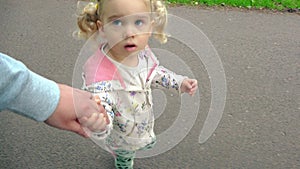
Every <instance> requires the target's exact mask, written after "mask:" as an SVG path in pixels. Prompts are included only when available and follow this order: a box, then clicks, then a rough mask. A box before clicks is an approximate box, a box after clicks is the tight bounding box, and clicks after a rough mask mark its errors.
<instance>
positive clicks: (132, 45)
mask: <svg viewBox="0 0 300 169" xmlns="http://www.w3.org/2000/svg"><path fill="white" fill-rule="evenodd" d="M124 48H125V49H126V50H127V51H129V52H131V51H134V50H135V49H136V48H137V46H136V45H135V44H128V45H125V46H124Z"/></svg>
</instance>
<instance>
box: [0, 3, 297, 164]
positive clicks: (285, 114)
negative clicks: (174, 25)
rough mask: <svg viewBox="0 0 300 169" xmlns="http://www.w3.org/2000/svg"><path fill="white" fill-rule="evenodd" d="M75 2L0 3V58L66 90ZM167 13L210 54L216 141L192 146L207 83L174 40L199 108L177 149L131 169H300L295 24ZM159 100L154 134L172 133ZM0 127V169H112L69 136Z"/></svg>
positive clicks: (245, 15) (19, 125)
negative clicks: (219, 78) (199, 37)
mask: <svg viewBox="0 0 300 169" xmlns="http://www.w3.org/2000/svg"><path fill="white" fill-rule="evenodd" d="M75 2H76V1H72V0H54V1H38V0H30V1H29V0H18V1H16V0H12V1H4V0H1V1H0V21H1V24H0V30H1V33H0V51H1V52H3V53H7V54H9V55H11V56H13V57H14V58H16V59H19V60H21V61H23V62H24V63H25V64H26V65H27V66H28V67H29V68H30V69H31V70H33V71H35V72H37V73H39V74H41V75H43V76H45V77H48V78H50V79H53V80H55V81H57V82H60V83H66V84H69V85H72V77H73V76H72V75H73V70H74V67H75V63H76V60H77V58H78V54H79V51H80V49H81V47H82V46H83V42H82V41H77V40H75V39H74V38H73V37H72V32H73V31H74V30H75V28H76V25H75V21H76V18H75V16H74V13H75V10H76V4H75ZM169 12H170V13H171V14H174V15H176V16H178V17H180V18H183V19H185V20H188V21H190V22H191V23H192V24H194V25H195V26H196V27H197V28H199V29H200V30H201V31H202V32H203V33H204V34H205V35H206V36H207V37H208V39H209V40H210V42H211V43H212V45H213V46H214V47H215V49H216V50H217V52H218V56H219V57H220V59H221V61H222V65H223V67H224V71H225V75H226V86H227V92H226V102H225V103H226V105H225V109H224V112H223V117H222V119H221V121H220V123H219V125H218V128H217V130H216V131H215V132H214V134H213V136H212V137H210V138H209V140H208V141H207V142H205V143H204V144H199V142H198V137H199V133H200V131H201V129H202V127H203V124H204V121H205V118H206V115H207V114H208V110H209V107H210V101H211V98H212V97H211V96H212V94H211V93H212V92H211V84H210V81H209V80H210V77H209V75H208V72H207V69H206V68H205V64H203V63H201V60H200V59H197V57H190V56H191V55H193V52H192V51H191V50H187V48H186V47H184V45H182V44H181V43H177V42H178V41H176V40H173V41H172V39H171V40H170V44H169V45H167V48H169V49H170V50H171V51H174V52H175V53H177V54H178V56H180V58H181V59H182V60H183V61H184V63H185V64H186V65H188V67H189V68H190V69H191V71H192V73H193V75H194V77H195V78H197V79H198V81H199V91H200V95H199V96H200V109H199V112H196V114H197V115H198V116H197V118H196V119H195V120H196V121H195V124H193V126H192V128H191V130H190V131H189V133H188V135H187V136H186V137H184V138H183V140H181V141H180V142H179V144H177V145H176V146H175V147H173V148H172V149H171V150H169V151H167V152H164V153H161V154H158V155H156V156H153V157H149V158H140V159H137V160H136V161H135V167H136V168H149V169H152V168H153V169H156V168H157V169H163V168H180V169H198V168H258V169H261V168H272V169H274V168H278V169H281V168H300V130H299V129H300V113H299V112H300V105H299V103H300V99H299V98H300V96H299V95H300V94H299V85H300V81H299V75H300V74H299V63H300V62H299V58H300V17H299V15H297V14H289V13H271V12H258V11H240V10H225V9H196V8H187V7H172V8H170V9H169ZM185 31H188V30H185ZM177 60H178V59H177ZM166 63H169V64H171V65H172V64H176V63H175V61H172V60H167V62H166ZM179 71H180V70H179ZM165 97H166V100H167V102H168V103H167V104H166V107H165V111H164V112H163V113H162V114H160V116H159V117H158V118H157V121H156V128H155V130H156V132H157V133H163V132H164V131H165V130H167V129H168V128H169V127H170V126H172V124H173V122H174V121H175V120H176V117H177V114H176V112H178V109H179V108H180V107H178V104H179V101H180V99H178V97H175V96H174V95H168V94H166V95H165ZM28 99H30V98H28ZM196 104H197V102H196ZM196 104H195V106H197V105H196ZM158 106H159V105H158ZM189 110H190V109H189ZM197 110H198V109H197ZM174 112H175V114H174ZM187 113H189V112H187ZM192 113H195V112H192ZM0 128H1V131H0V135H1V137H0V168H8V169H24V168H32V169H34V168H36V169H49V168H63V169H67V168H99V169H107V168H113V159H112V157H111V156H110V155H109V154H108V153H107V152H105V151H104V150H102V149H101V148H99V147H98V146H97V145H96V144H95V143H94V142H92V141H91V140H89V139H84V138H81V137H80V136H77V135H76V134H73V133H70V132H66V131H61V130H57V129H54V128H51V127H49V126H47V125H45V124H43V123H38V122H35V121H32V120H29V119H26V118H24V117H21V116H18V115H16V114H13V113H10V112H7V111H5V112H1V113H0ZM171 139H172V137H171V138H170V140H171ZM166 144H167V143H166Z"/></svg>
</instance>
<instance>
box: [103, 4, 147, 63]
mask: <svg viewBox="0 0 300 169" xmlns="http://www.w3.org/2000/svg"><path fill="white" fill-rule="evenodd" d="M103 8H104V9H103V15H102V19H101V22H99V30H100V34H102V36H103V37H104V38H105V39H107V41H108V45H109V48H111V49H110V53H111V54H112V55H113V56H115V57H126V56H128V55H131V54H133V53H136V52H138V51H140V50H142V49H144V48H145V46H146V45H147V44H148V40H149V37H150V36H151V31H152V20H151V17H150V8H149V6H147V5H146V2H145V1H144V0H130V1H129V0H107V1H105V2H104V4H103Z"/></svg>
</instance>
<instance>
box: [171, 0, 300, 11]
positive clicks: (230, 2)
mask: <svg viewBox="0 0 300 169" xmlns="http://www.w3.org/2000/svg"><path fill="white" fill-rule="evenodd" d="M167 1H168V2H169V3H171V4H188V5H206V6H232V7H243V8H256V9H273V10H286V9H300V0H167Z"/></svg>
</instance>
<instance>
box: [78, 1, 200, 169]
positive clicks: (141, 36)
mask: <svg viewBox="0 0 300 169" xmlns="http://www.w3.org/2000/svg"><path fill="white" fill-rule="evenodd" d="M166 22H167V10H166V7H165V5H164V3H163V2H162V1H161V0H97V1H95V2H91V3H89V4H88V5H87V6H86V7H85V8H84V10H83V12H82V14H81V15H79V16H78V26H79V32H78V35H79V36H80V37H83V38H86V39H87V38H89V37H90V36H91V35H93V34H94V33H98V34H99V36H101V37H102V38H103V39H105V40H106V42H105V43H102V44H100V45H99V47H98V49H97V51H96V52H95V53H94V54H93V55H92V56H91V57H89V58H88V60H87V61H86V63H85V64H84V67H83V77H84V89H86V90H88V91H90V92H91V93H93V94H94V95H95V97H96V96H97V97H98V98H99V99H100V100H101V104H102V105H103V106H104V107H105V109H106V111H107V114H108V115H107V116H106V117H105V116H101V117H90V118H87V119H85V120H84V121H82V123H83V124H89V126H93V129H94V130H93V131H94V132H93V134H92V136H91V137H92V138H93V139H103V140H104V142H105V146H106V147H107V149H109V150H110V151H111V152H112V154H113V155H114V157H115V166H116V168H120V169H121V168H132V167H133V159H134V157H135V152H136V151H137V150H145V149H149V148H151V147H152V146H153V145H154V144H155V140H156V139H155V134H154V132H153V126H154V114H153V112H152V111H153V110H152V106H153V102H152V95H151V87H159V88H166V89H169V90H171V91H174V92H177V93H179V94H180V93H183V92H185V93H189V94H190V95H193V94H194V93H195V91H196V90H197V80H195V79H189V78H187V77H184V76H181V75H176V74H175V73H173V72H171V71H170V70H168V69H166V68H164V67H162V66H160V65H159V61H158V60H157V58H156V56H155V55H154V53H153V52H152V51H151V49H150V47H149V46H148V40H149V38H150V37H151V36H152V35H153V36H154V37H155V38H156V39H158V40H159V41H160V42H161V43H165V42H166V41H167V36H166V35H165V33H164V28H165V24H166ZM105 118H107V119H105ZM106 120H107V121H108V122H109V124H108V125H107V126H106V127H105V128H103V127H102V126H103V124H100V122H101V121H106Z"/></svg>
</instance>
